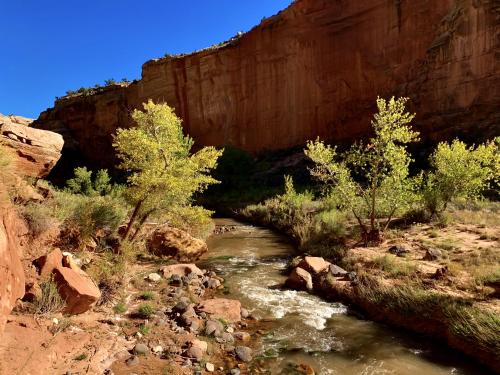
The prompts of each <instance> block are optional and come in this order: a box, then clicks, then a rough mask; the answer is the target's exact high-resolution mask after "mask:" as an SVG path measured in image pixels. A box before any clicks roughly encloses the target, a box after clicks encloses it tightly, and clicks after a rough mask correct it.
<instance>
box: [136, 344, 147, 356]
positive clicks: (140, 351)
mask: <svg viewBox="0 0 500 375" xmlns="http://www.w3.org/2000/svg"><path fill="white" fill-rule="evenodd" d="M134 353H135V354H137V355H146V354H148V353H149V348H148V347H147V346H146V345H145V344H137V345H136V346H134Z"/></svg>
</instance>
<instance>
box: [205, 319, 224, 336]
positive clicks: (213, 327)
mask: <svg viewBox="0 0 500 375" xmlns="http://www.w3.org/2000/svg"><path fill="white" fill-rule="evenodd" d="M222 331H224V326H223V325H222V323H221V322H219V321H218V320H208V321H207V322H206V324H205V334H206V335H207V336H220V335H221V334H222Z"/></svg>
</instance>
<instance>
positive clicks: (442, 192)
mask: <svg viewBox="0 0 500 375" xmlns="http://www.w3.org/2000/svg"><path fill="white" fill-rule="evenodd" d="M430 163H431V166H432V171H431V172H430V173H428V174H427V175H426V176H425V177H424V179H423V189H422V197H423V200H424V205H425V208H426V209H427V210H428V211H429V213H430V214H431V216H436V215H439V214H441V213H442V212H443V211H445V210H446V208H447V207H448V204H449V203H450V202H451V201H452V200H454V199H458V198H462V199H474V198H477V197H478V196H479V194H480V193H481V192H482V191H483V190H484V189H485V188H487V187H488V186H489V185H490V183H492V184H498V181H499V177H500V152H499V145H498V144H496V143H495V142H494V141H492V142H488V143H485V144H482V145H479V146H477V147H474V146H470V147H468V146H467V145H466V144H465V143H463V142H461V141H459V140H454V141H453V142H452V143H451V144H448V143H444V142H442V143H440V144H439V145H438V146H437V148H436V150H435V151H434V153H433V154H432V155H431V158H430Z"/></svg>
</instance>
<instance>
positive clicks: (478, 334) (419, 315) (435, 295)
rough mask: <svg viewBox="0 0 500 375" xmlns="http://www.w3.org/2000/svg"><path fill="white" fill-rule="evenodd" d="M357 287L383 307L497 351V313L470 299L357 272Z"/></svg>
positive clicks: (499, 322)
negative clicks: (393, 284) (385, 281)
mask: <svg viewBox="0 0 500 375" xmlns="http://www.w3.org/2000/svg"><path fill="white" fill-rule="evenodd" d="M357 290H358V293H359V296H360V297H361V298H363V299H366V300H368V301H370V302H371V303H373V304H375V305H377V306H379V307H380V308H382V309H384V310H388V311H393V312H397V313H399V314H402V315H404V316H406V317H407V318H408V319H415V320H416V321H418V320H421V319H428V320H431V321H435V322H436V323H437V324H440V327H442V329H448V330H450V331H451V332H452V333H453V334H454V335H456V336H459V337H461V338H462V339H464V340H465V341H468V342H470V343H473V344H474V345H479V346H480V347H481V348H482V349H484V350H486V351H492V352H497V353H498V352H500V335H498V332H500V316H498V314H496V313H495V312H493V311H490V310H486V309H480V308H478V307H476V306H474V304H473V301H472V300H468V299H465V298H461V297H456V296H452V295H447V294H442V293H439V292H437V291H434V290H429V289H428V288H426V287H425V286H424V285H422V284H421V283H419V282H406V283H403V284H399V285H396V286H391V285H386V284H383V283H382V282H381V281H380V280H379V279H377V278H375V277H372V276H369V275H367V274H360V275H359V284H358V287H357ZM443 323H444V324H443Z"/></svg>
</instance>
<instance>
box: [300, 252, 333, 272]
mask: <svg viewBox="0 0 500 375" xmlns="http://www.w3.org/2000/svg"><path fill="white" fill-rule="evenodd" d="M330 264H331V263H330V262H327V261H326V260H324V259H323V258H321V257H309V256H307V257H305V258H304V259H303V260H302V261H301V262H300V263H299V265H298V267H300V268H302V269H304V270H306V271H307V272H309V273H310V274H311V275H313V276H316V275H319V274H320V273H321V272H323V271H325V270H326V269H327V268H328V266H330Z"/></svg>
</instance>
